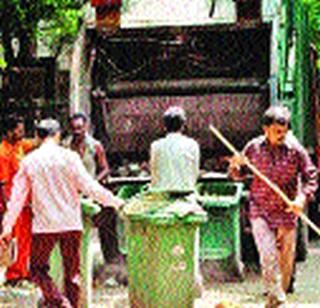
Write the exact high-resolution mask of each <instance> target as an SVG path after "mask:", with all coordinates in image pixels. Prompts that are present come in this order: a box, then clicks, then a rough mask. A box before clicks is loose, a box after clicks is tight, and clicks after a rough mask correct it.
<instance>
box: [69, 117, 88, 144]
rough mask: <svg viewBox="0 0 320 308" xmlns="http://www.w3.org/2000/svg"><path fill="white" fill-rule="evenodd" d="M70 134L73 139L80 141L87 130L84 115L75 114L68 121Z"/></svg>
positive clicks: (86, 120) (86, 121)
mask: <svg viewBox="0 0 320 308" xmlns="http://www.w3.org/2000/svg"><path fill="white" fill-rule="evenodd" d="M69 125H70V129H71V134H72V136H73V137H74V138H75V139H78V140H82V139H83V138H84V137H85V135H86V133H87V130H88V119H87V117H86V115H85V114H84V113H80V112H79V113H75V114H74V115H72V116H71V117H70V119H69Z"/></svg>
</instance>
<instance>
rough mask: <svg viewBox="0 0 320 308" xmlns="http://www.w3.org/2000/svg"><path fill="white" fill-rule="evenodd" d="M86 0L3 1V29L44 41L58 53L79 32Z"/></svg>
mask: <svg viewBox="0 0 320 308" xmlns="http://www.w3.org/2000/svg"><path fill="white" fill-rule="evenodd" d="M86 2H87V1H86V0H37V1H34V0H1V1H0V12H1V13H0V17H1V18H0V19H1V21H0V32H2V33H3V35H5V36H7V37H9V38H10V37H14V36H17V35H18V36H19V35H21V33H25V34H27V35H28V36H29V37H32V38H33V39H34V40H37V39H40V40H44V38H45V40H44V42H45V44H46V45H47V47H49V48H50V49H51V50H52V52H53V53H54V54H55V53H56V52H57V51H58V50H59V49H60V48H61V45H62V44H63V43H65V42H66V43H67V42H71V41H72V39H74V37H75V36H76V35H77V32H78V30H79V26H80V22H81V20H82V17H83V14H84V13H83V11H82V7H83V5H84V4H85V3H86Z"/></svg>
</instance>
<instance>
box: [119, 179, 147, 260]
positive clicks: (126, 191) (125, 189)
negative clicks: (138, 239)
mask: <svg viewBox="0 0 320 308" xmlns="http://www.w3.org/2000/svg"><path fill="white" fill-rule="evenodd" d="M146 187H147V186H146V185H145V184H127V185H124V186H122V187H121V188H120V189H119V191H118V193H117V197H119V198H121V199H123V200H128V199H130V198H132V197H133V196H135V195H137V194H139V193H141V192H142V191H143V190H145V189H146ZM117 219H118V222H117V234H118V241H119V250H120V252H121V253H122V254H123V255H126V254H127V252H128V250H127V241H126V237H125V231H124V222H123V220H122V219H121V217H119V215H118V216H117Z"/></svg>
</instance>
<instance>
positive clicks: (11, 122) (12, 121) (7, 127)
mask: <svg viewBox="0 0 320 308" xmlns="http://www.w3.org/2000/svg"><path fill="white" fill-rule="evenodd" d="M21 123H22V124H23V123H24V120H23V118H22V117H19V116H15V115H9V116H8V117H7V118H5V119H4V120H3V124H2V127H3V131H4V133H5V134H7V133H8V132H11V131H13V130H14V129H16V128H17V126H18V125H19V124H21Z"/></svg>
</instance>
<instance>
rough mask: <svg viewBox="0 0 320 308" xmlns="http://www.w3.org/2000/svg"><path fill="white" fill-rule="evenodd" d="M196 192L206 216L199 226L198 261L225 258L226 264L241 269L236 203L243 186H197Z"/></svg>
mask: <svg viewBox="0 0 320 308" xmlns="http://www.w3.org/2000/svg"><path fill="white" fill-rule="evenodd" d="M197 191H198V194H199V195H200V200H202V204H203V207H204V209H205V211H206V212H207V213H208V221H207V222H206V223H205V224H203V225H201V227H200V259H201V260H204V261H205V260H227V259H228V260H229V261H231V262H228V263H229V264H233V265H236V266H237V267H239V266H241V264H240V259H241V244H240V201H241V197H242V194H243V184H242V183H235V182H213V183H201V184H198V186H197ZM238 270H239V271H240V268H239V269H238Z"/></svg>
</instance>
